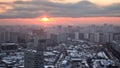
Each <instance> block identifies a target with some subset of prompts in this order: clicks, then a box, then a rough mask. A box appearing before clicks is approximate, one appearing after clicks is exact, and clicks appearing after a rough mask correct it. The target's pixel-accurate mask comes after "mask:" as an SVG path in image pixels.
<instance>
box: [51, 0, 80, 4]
mask: <svg viewBox="0 0 120 68" xmlns="http://www.w3.org/2000/svg"><path fill="white" fill-rule="evenodd" d="M49 1H51V2H54V3H63V4H65V3H78V2H80V1H81V0H49Z"/></svg>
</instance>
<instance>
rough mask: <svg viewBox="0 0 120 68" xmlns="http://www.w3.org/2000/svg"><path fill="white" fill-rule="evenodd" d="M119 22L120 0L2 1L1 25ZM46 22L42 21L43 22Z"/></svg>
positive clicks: (117, 23)
mask: <svg viewBox="0 0 120 68" xmlns="http://www.w3.org/2000/svg"><path fill="white" fill-rule="evenodd" d="M43 16H48V17H49V18H51V21H50V22H49V23H44V24H46V25H58V24H63V25H69V24H70V25H71V24H72V25H78V24H80V25H89V24H98V25H99V24H104V23H108V24H115V25H120V0H0V24H1V25H8V24H12V25H17V24H27V25H31V24H37V25H38V24H39V25H41V21H40V20H39V19H40V18H41V17H43ZM42 24H43V23H42Z"/></svg>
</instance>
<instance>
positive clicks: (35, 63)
mask: <svg viewBox="0 0 120 68" xmlns="http://www.w3.org/2000/svg"><path fill="white" fill-rule="evenodd" d="M33 35H34V37H33V48H32V49H28V50H26V51H25V57H24V58H25V63H24V65H25V68H44V55H43V52H44V50H45V48H46V39H45V36H44V35H45V34H44V33H43V30H37V32H36V31H35V33H34V34H33Z"/></svg>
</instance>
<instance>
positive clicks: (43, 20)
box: [41, 17, 50, 22]
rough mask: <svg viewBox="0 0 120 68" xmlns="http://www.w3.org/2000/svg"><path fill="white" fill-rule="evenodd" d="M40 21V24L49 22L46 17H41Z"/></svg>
mask: <svg viewBox="0 0 120 68" xmlns="http://www.w3.org/2000/svg"><path fill="white" fill-rule="evenodd" d="M41 21H42V22H49V21H50V19H49V18H47V17H43V18H41Z"/></svg>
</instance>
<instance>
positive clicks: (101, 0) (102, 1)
mask: <svg viewBox="0 0 120 68" xmlns="http://www.w3.org/2000/svg"><path fill="white" fill-rule="evenodd" d="M49 1H50V2H54V3H63V4H65V3H78V2H80V1H85V0H49ZM86 1H90V2H92V3H95V4H97V5H100V6H108V5H111V4H113V3H120V0H86Z"/></svg>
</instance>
